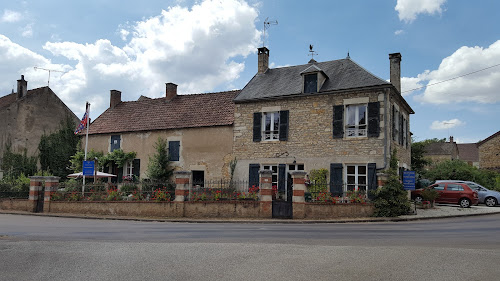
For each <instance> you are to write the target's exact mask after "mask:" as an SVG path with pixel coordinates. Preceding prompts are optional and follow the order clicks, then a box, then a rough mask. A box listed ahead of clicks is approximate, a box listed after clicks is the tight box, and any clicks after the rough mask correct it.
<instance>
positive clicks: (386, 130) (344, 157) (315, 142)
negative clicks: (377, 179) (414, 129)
mask: <svg viewBox="0 0 500 281" xmlns="http://www.w3.org/2000/svg"><path fill="white" fill-rule="evenodd" d="M392 94H394V92H393V93H392ZM356 100H359V101H364V102H377V101H379V102H380V135H379V137H378V138H368V137H362V138H345V137H344V138H343V139H333V137H332V129H333V125H332V121H333V106H335V105H342V104H346V102H354V103H356ZM389 101H391V102H399V101H398V100H397V99H391V97H390V96H389V90H379V91H371V92H366V91H365V92H350V93H345V94H341V93H339V94H330V95H316V96H310V97H300V98H288V99H281V100H274V101H261V102H254V103H239V104H236V109H235V123H234V145H233V153H234V156H235V157H236V158H237V159H238V163H237V168H236V172H235V175H236V176H237V178H238V179H241V180H248V172H249V171H248V170H249V164H251V163H256V164H292V163H293V161H296V162H297V163H300V164H304V165H305V171H306V172H309V171H310V170H311V169H320V168H326V169H330V163H346V164H347V163H349V164H366V163H376V164H377V169H379V168H383V167H384V165H386V164H387V165H388V161H389V157H390V151H391V150H392V148H394V147H396V148H397V149H398V156H399V161H400V166H402V167H407V168H408V169H409V168H410V166H411V163H410V147H411V146H410V145H409V146H408V148H407V147H402V146H400V145H398V144H396V143H393V142H392V141H391V140H392V138H391V135H392V133H391V128H392V126H391V123H389V122H391V121H392V120H390V119H389V118H390V115H388V117H389V118H388V119H387V120H386V118H385V113H386V112H389V110H390V107H389V103H390V102H389ZM400 107H401V108H403V106H402V105H400ZM278 110H289V138H288V141H271V142H269V141H261V142H253V138H252V136H253V113H254V112H265V111H278ZM405 113H406V116H408V113H407V112H405ZM408 120H409V118H408ZM386 134H387V136H388V138H385V136H386ZM385 147H387V148H388V151H385Z"/></svg>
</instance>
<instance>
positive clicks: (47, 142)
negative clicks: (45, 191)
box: [38, 116, 79, 177]
mask: <svg viewBox="0 0 500 281" xmlns="http://www.w3.org/2000/svg"><path fill="white" fill-rule="evenodd" d="M74 129H75V122H74V121H73V120H72V119H71V117H69V116H68V117H66V119H65V120H63V121H62V122H61V124H60V128H59V130H58V131H56V132H54V133H52V134H49V135H45V134H43V135H42V137H41V138H40V143H39V144H38V150H39V151H40V155H39V156H40V165H41V168H42V170H43V171H49V172H50V173H51V174H53V175H55V176H59V177H66V176H67V175H68V174H69V173H70V172H71V171H70V169H69V165H70V164H71V163H70V159H71V156H72V155H74V154H75V152H76V145H77V144H78V139H79V137H78V136H77V135H75V134H74Z"/></svg>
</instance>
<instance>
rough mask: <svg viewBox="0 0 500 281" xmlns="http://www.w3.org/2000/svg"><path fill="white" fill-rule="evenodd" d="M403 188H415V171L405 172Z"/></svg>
mask: <svg viewBox="0 0 500 281" xmlns="http://www.w3.org/2000/svg"><path fill="white" fill-rule="evenodd" d="M403 188H404V189H405V190H415V171H404V172H403Z"/></svg>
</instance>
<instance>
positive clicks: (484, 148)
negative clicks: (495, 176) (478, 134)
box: [477, 131, 500, 173]
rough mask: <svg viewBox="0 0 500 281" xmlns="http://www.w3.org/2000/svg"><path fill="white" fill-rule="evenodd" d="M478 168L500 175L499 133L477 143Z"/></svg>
mask: <svg viewBox="0 0 500 281" xmlns="http://www.w3.org/2000/svg"><path fill="white" fill-rule="evenodd" d="M477 146H478V147H479V166H480V167H481V169H490V170H494V171H497V172H499V173H500V131H498V132H496V133H494V134H493V135H491V136H489V137H487V138H486V139H484V140H482V141H480V142H478V143H477Z"/></svg>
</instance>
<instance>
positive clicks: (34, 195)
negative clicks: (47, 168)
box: [28, 176, 44, 213]
mask: <svg viewBox="0 0 500 281" xmlns="http://www.w3.org/2000/svg"><path fill="white" fill-rule="evenodd" d="M29 179H30V193H29V197H28V201H29V203H28V211H30V212H33V213H35V212H37V211H38V210H39V209H38V208H37V206H38V205H39V204H43V201H42V199H43V194H42V190H43V186H42V184H43V179H44V177H40V176H32V177H29ZM39 200H40V201H42V202H41V203H40V202H39ZM42 206H43V205H42ZM40 208H41V207H40ZM42 210H43V209H42Z"/></svg>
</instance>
